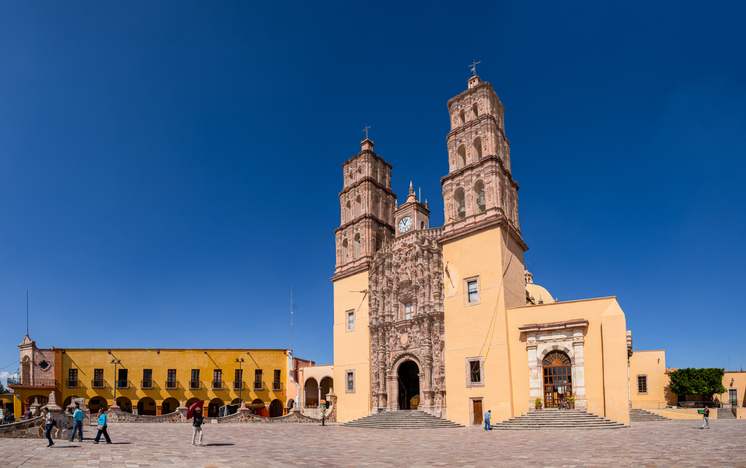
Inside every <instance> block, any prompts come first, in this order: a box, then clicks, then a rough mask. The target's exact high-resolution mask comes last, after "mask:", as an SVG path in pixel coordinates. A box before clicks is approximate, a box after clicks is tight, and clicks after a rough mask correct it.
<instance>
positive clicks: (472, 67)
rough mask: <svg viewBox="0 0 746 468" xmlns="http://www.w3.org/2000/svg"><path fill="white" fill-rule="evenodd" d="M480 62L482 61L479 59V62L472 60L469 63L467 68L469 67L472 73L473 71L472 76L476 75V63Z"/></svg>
mask: <svg viewBox="0 0 746 468" xmlns="http://www.w3.org/2000/svg"><path fill="white" fill-rule="evenodd" d="M480 63H482V61H481V60H480V61H479V62H477V61H476V60H472V62H471V65H469V68H471V71H472V73H474V76H477V65H479V64H480Z"/></svg>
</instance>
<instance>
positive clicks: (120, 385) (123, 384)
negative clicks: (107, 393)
mask: <svg viewBox="0 0 746 468" xmlns="http://www.w3.org/2000/svg"><path fill="white" fill-rule="evenodd" d="M130 386H131V385H130V381H129V380H117V389H124V390H126V389H128V388H130Z"/></svg>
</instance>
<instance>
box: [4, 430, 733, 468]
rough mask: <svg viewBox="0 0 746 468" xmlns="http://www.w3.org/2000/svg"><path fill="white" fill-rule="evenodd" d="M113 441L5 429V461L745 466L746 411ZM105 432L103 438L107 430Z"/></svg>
mask: <svg viewBox="0 0 746 468" xmlns="http://www.w3.org/2000/svg"><path fill="white" fill-rule="evenodd" d="M109 432H110V434H111V437H112V441H113V442H114V443H113V444H111V445H107V444H106V443H104V442H102V443H100V444H98V445H95V444H93V442H92V440H91V439H92V437H93V436H94V435H95V427H91V428H85V432H84V437H85V438H84V440H83V442H82V443H78V442H73V443H70V442H68V441H67V440H62V441H57V442H56V445H55V446H54V447H51V448H47V447H46V440H43V439H0V467H18V466H23V467H31V466H38V467H58V466H59V467H63V466H64V467H81V468H82V467H107V468H108V467H157V466H168V467H190V468H196V467H242V466H252V467H253V466H262V467H280V466H282V467H286V466H299V467H337V466H340V467H342V466H343V467H391V466H407V467H433V466H449V467H450V466H468V467H483V466H553V467H564V466H568V467H569V466H583V467H586V466H708V467H709V466H733V467H736V466H740V467H746V421H732V420H729V421H712V429H711V430H709V431H708V430H700V429H699V421H694V420H689V421H666V422H647V423H633V425H632V427H630V428H628V429H618V430H602V431H566V432H561V431H490V432H486V431H484V430H483V429H479V428H462V429H438V430H411V431H400V430H373V429H358V428H347V427H341V426H336V425H335V426H328V427H319V426H316V425H311V424H220V425H217V424H207V425H206V426H205V439H204V443H205V444H206V446H205V447H192V446H191V445H190V443H191V435H192V428H191V426H189V425H187V424H112V425H111V426H110V431H109ZM102 440H103V439H102Z"/></svg>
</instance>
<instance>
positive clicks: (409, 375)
mask: <svg viewBox="0 0 746 468" xmlns="http://www.w3.org/2000/svg"><path fill="white" fill-rule="evenodd" d="M419 374H420V368H419V367H418V366H417V364H416V363H415V362H414V361H404V362H403V363H402V364H401V365H400V366H399V370H398V371H397V375H398V377H399V409H400V410H409V409H417V406H419V403H420V375H419Z"/></svg>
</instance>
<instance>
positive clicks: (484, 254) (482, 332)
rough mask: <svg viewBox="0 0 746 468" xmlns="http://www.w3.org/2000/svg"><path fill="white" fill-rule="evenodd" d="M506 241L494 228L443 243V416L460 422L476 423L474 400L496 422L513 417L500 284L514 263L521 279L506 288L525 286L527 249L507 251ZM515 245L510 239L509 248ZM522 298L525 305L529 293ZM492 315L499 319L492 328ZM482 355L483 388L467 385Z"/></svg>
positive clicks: (502, 294) (514, 247) (514, 290)
mask: <svg viewBox="0 0 746 468" xmlns="http://www.w3.org/2000/svg"><path fill="white" fill-rule="evenodd" d="M506 237H507V236H506V234H505V231H504V230H502V229H501V228H500V227H498V226H495V227H493V228H489V229H485V230H482V231H480V232H477V233H474V234H470V235H466V236H463V237H460V238H457V239H454V240H451V241H448V242H445V243H444V244H443V262H444V263H445V264H446V265H447V268H446V273H445V281H444V289H445V300H444V310H445V371H446V403H447V415H444V416H446V417H447V418H448V419H450V420H452V421H455V422H457V423H459V424H464V425H470V424H471V423H472V422H473V414H472V413H473V403H472V401H473V399H482V413H484V412H486V411H487V410H491V411H492V417H493V418H494V419H495V420H496V421H497V420H502V419H508V418H510V417H512V416H513V413H512V408H511V404H510V402H511V390H512V388H511V373H510V368H511V362H510V352H509V351H510V350H509V348H508V346H507V342H506V316H505V310H506V306H505V301H506V294H505V290H503V288H502V287H501V286H502V285H503V280H502V272H503V265H506V266H507V265H508V264H509V261H510V266H509V267H508V269H509V272H508V275H509V276H510V275H511V274H512V275H518V276H519V277H518V278H517V280H516V279H513V281H506V285H507V288H506V289H508V290H509V294H515V293H516V291H518V290H520V289H521V288H522V287H523V286H522V283H523V251H522V250H521V249H520V248H517V246H515V245H514V244H513V245H512V246H511V247H510V248H505V247H504V245H505V239H506ZM512 243H513V241H512V240H510V241H509V244H512ZM511 257H514V258H511ZM516 272H519V273H516ZM471 278H477V280H478V287H479V300H478V301H477V302H475V303H469V302H468V301H467V294H466V279H471ZM519 283H520V286H519V285H518V284H519ZM519 294H520V293H519ZM523 295H524V299H523V302H525V292H524V293H523ZM508 300H510V296H508ZM513 300H515V299H513ZM493 317H494V319H495V320H496V321H495V323H494V327H490V324H491V323H492V320H493ZM490 337H491V340H490ZM480 357H481V358H482V359H483V369H484V372H483V376H484V377H483V386H476V385H472V386H471V387H469V386H468V382H467V366H468V364H467V359H470V358H477V359H478V358H480Z"/></svg>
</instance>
